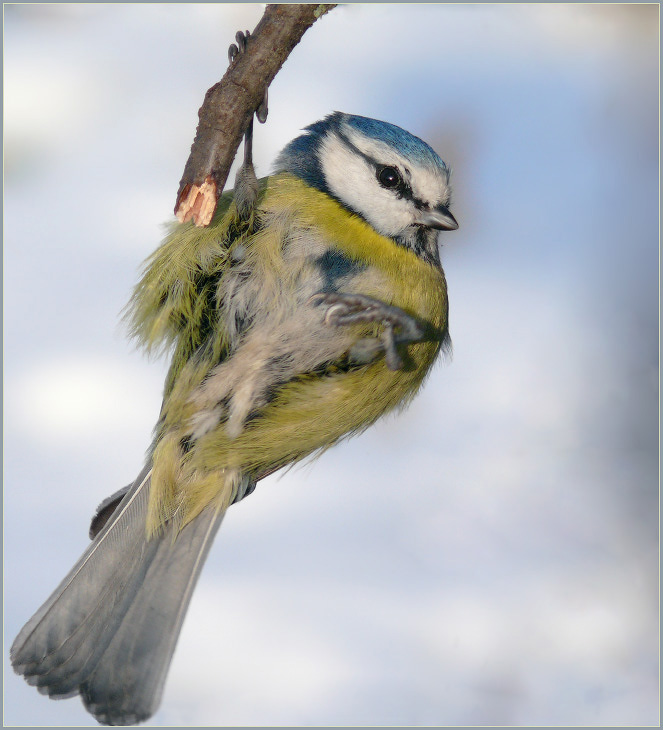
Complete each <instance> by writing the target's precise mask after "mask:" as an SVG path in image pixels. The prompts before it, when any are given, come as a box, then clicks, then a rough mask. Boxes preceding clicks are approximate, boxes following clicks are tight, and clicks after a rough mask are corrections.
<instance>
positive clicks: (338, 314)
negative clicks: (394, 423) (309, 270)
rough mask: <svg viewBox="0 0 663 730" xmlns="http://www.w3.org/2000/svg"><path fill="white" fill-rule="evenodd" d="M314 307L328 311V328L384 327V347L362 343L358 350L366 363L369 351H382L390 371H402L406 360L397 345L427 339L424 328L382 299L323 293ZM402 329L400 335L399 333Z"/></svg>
mask: <svg viewBox="0 0 663 730" xmlns="http://www.w3.org/2000/svg"><path fill="white" fill-rule="evenodd" d="M310 301H311V303H312V304H318V305H320V304H324V305H326V306H327V307H328V309H327V312H326V313H325V324H328V325H331V326H336V327H342V326H344V325H351V324H358V323H365V322H379V323H381V324H382V325H383V331H382V333H381V335H380V339H379V342H380V347H379V348H378V347H376V346H375V344H374V345H373V346H372V347H369V346H368V345H369V344H370V343H374V342H375V341H374V340H370V339H369V340H368V341H364V340H360V341H359V342H358V343H357V345H356V346H355V349H357V352H358V353H359V352H361V353H362V356H361V359H362V360H364V359H365V357H366V353H368V352H369V351H371V350H373V351H375V350H377V349H382V350H383V351H384V355H385V361H386V363H387V367H388V368H389V369H390V370H400V369H402V367H403V360H402V358H401V356H400V355H399V354H398V350H397V345H401V344H408V343H410V342H419V341H421V340H422V339H423V338H424V334H425V333H424V329H423V327H422V326H421V324H420V323H419V322H418V321H417V320H416V319H415V318H414V317H411V316H410V315H409V314H407V313H406V312H404V311H403V310H402V309H399V308H398V307H392V306H391V305H389V304H385V303H384V302H381V301H380V300H378V299H373V298H372V297H369V296H366V295H364V294H343V293H341V292H321V293H319V294H315V295H314V296H313V297H311V300H310ZM395 329H398V330H399V332H398V334H396V333H395Z"/></svg>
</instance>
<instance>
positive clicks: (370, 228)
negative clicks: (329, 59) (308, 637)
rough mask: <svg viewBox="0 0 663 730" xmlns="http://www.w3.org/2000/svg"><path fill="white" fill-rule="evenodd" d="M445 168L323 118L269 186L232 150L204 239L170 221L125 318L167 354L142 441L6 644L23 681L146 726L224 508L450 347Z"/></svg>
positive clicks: (371, 125) (345, 119)
mask: <svg viewBox="0 0 663 730" xmlns="http://www.w3.org/2000/svg"><path fill="white" fill-rule="evenodd" d="M450 174H451V171H450V168H449V167H448V166H447V164H446V163H445V162H444V161H443V160H442V159H441V157H440V156H439V155H438V154H437V153H436V152H435V151H434V150H433V149H432V147H430V146H429V145H428V144H427V143H425V142H424V141H423V140H421V139H420V138H418V137H416V136H414V135H413V134H411V133H409V132H407V131H406V130H404V129H402V128H401V127H398V126H396V125H393V124H390V123H387V122H383V121H379V120H376V119H371V118H368V117H363V116H358V115H352V114H348V113H344V112H333V113H330V114H328V115H327V116H326V117H324V118H323V119H321V120H320V121H317V122H315V123H313V124H311V125H309V126H308V127H306V128H304V129H303V130H302V133H301V134H300V135H298V136H297V137H296V138H295V139H293V140H292V141H291V142H290V143H289V144H287V145H286V146H285V148H284V149H283V150H282V151H281V152H280V154H279V155H278V157H277V158H276V161H275V164H274V168H273V171H272V173H271V174H270V175H269V176H267V177H265V178H262V179H260V180H258V179H257V178H256V177H255V173H254V171H253V167H252V161H251V159H250V155H247V156H246V157H245V160H244V164H243V166H242V168H241V169H240V172H239V173H238V178H237V182H236V185H235V189H234V190H231V191H228V192H226V193H224V194H223V195H222V196H221V198H220V200H219V205H218V208H217V211H216V213H215V215H214V218H213V220H212V223H211V225H210V226H208V227H207V228H198V227H195V226H194V225H192V224H191V223H190V222H189V223H184V224H182V223H175V224H173V225H172V226H171V228H170V230H169V231H168V233H167V234H166V236H165V239H164V241H163V243H162V244H161V246H160V247H159V248H158V249H157V250H156V251H155V252H154V253H153V254H152V255H151V256H150V257H149V258H148V260H147V261H146V263H145V266H144V269H143V272H142V275H141V277H140V279H139V281H138V283H137V285H136V287H135V289H134V292H133V295H132V298H131V300H130V302H129V304H128V306H127V310H126V313H125V318H126V321H127V323H128V327H129V330H130V332H131V334H132V336H133V337H135V338H136V340H137V341H138V342H139V343H140V344H141V345H142V346H144V348H145V349H146V350H147V351H148V352H153V353H154V352H157V353H159V352H160V353H170V358H171V360H170V367H169V370H168V372H167V375H166V380H165V385H164V395H163V402H162V407H161V411H160V414H159V417H158V421H157V424H156V426H155V431H154V437H153V440H152V443H151V446H150V448H149V450H148V454H147V458H146V462H145V465H144V468H143V469H142V471H141V472H140V473H139V475H138V477H137V478H136V480H135V481H134V482H133V483H132V484H131V485H129V486H128V487H126V488H124V489H122V490H120V491H119V492H117V493H116V494H114V495H111V497H109V498H108V499H107V500H104V502H102V504H101V505H100V506H99V508H98V509H97V512H96V514H95V516H94V518H93V521H92V526H91V528H90V536H91V537H92V538H93V539H92V541H91V542H90V544H89V547H88V548H87V550H86V551H85V552H84V554H83V555H82V557H81V558H80V560H79V561H78V562H77V563H76V565H75V566H74V567H73V568H72V570H71V571H70V572H69V574H68V575H67V576H66V577H65V578H64V580H63V581H62V582H61V583H60V585H59V586H58V587H57V588H56V589H55V591H54V592H53V594H52V595H51V596H50V598H48V600H47V601H46V602H45V603H44V604H43V606H42V607H41V608H40V609H39V610H38V611H37V612H36V613H35V615H34V616H33V617H32V618H31V619H30V620H29V621H28V622H27V623H26V625H25V626H24V627H23V629H22V630H21V631H20V633H19V634H18V636H17V638H16V639H15V641H14V643H13V645H12V647H11V652H10V653H11V661H12V665H13V667H14V669H15V671H16V672H18V673H19V674H22V675H24V677H25V678H26V680H27V681H28V683H29V684H31V685H34V686H35V687H36V688H37V689H38V690H39V691H40V692H41V693H42V694H47V695H49V696H50V697H52V698H67V697H72V696H76V695H80V697H81V699H82V701H83V703H84V705H85V708H86V709H87V710H88V711H89V712H90V713H91V714H92V715H93V716H94V717H95V718H96V720H97V721H98V722H99V723H100V724H104V725H130V724H137V723H139V722H143V721H145V720H147V719H148V718H149V717H151V716H152V715H153V714H154V712H155V711H156V709H157V708H158V706H159V704H160V701H161V697H162V694H163V686H164V683H165V679H166V674H167V671H168V668H169V665H170V662H171V659H172V656H173V652H174V650H175V644H176V642H177V638H178V635H179V632H180V629H181V626H182V622H183V620H184V616H185V613H186V610H187V607H188V605H189V601H190V598H191V595H192V592H193V589H194V586H195V583H196V580H197V578H198V576H199V574H200V571H201V569H202V566H203V563H204V561H205V558H206V556H207V554H208V551H209V549H210V546H211V544H212V541H213V538H214V535H215V534H216V532H217V530H218V528H219V526H220V524H221V522H222V519H223V517H224V515H225V513H226V511H227V510H228V508H229V507H230V506H231V505H232V504H234V503H236V502H239V501H240V500H242V499H244V498H245V497H246V496H247V495H249V494H251V492H253V490H254V489H255V487H256V484H257V482H258V481H260V480H261V479H264V478H265V477H266V476H267V475H269V474H272V473H273V472H275V471H277V470H278V469H281V468H282V467H285V466H288V465H292V464H295V463H297V462H300V461H302V460H303V459H306V458H308V457H311V458H313V457H314V456H315V455H316V454H319V453H321V452H322V451H324V450H326V449H328V448H329V447H331V446H333V445H334V444H336V443H338V442H339V441H341V440H342V439H344V438H346V437H348V436H350V435H352V434H357V433H360V432H363V431H364V430H365V429H367V428H368V427H369V426H371V425H372V424H373V423H375V421H377V420H378V419H379V418H380V417H381V416H382V415H383V414H385V413H387V412H390V411H393V410H394V409H399V408H403V407H405V406H407V405H408V404H409V403H410V401H411V400H412V399H413V397H414V396H415V395H416V394H417V392H418V391H419V390H420V389H421V386H422V384H423V382H424V380H425V378H426V376H427V375H428V374H429V372H430V370H431V367H432V365H433V363H434V362H436V360H437V358H438V356H439V355H440V353H442V352H443V351H445V350H448V348H449V347H450V337H449V325H448V295H447V285H446V279H445V274H444V271H443V268H442V264H441V259H440V246H439V241H438V234H439V233H440V231H452V230H455V229H457V228H458V223H457V221H456V219H455V217H454V216H453V214H452V213H451V210H450V200H451V187H450Z"/></svg>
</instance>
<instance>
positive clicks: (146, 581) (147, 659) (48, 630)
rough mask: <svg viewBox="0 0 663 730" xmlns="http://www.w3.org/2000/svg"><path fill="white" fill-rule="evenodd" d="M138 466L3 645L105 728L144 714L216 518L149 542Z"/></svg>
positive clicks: (19, 668)
mask: <svg viewBox="0 0 663 730" xmlns="http://www.w3.org/2000/svg"><path fill="white" fill-rule="evenodd" d="M149 486H150V472H149V470H148V469H145V470H144V471H143V472H142V473H141V475H140V476H139V477H138V479H137V480H136V482H134V485H133V486H132V487H131V489H130V490H129V492H128V493H127V495H126V496H125V498H124V499H123V500H122V502H121V504H120V505H119V507H118V508H117V509H116V511H115V512H114V513H113V515H112V517H111V519H110V520H109V521H108V523H107V524H106V525H105V526H104V528H103V530H101V532H100V533H99V534H98V535H97V537H96V538H95V540H94V541H93V542H92V543H91V545H90V547H89V548H88V549H87V550H86V551H85V553H84V554H83V555H82V557H81V559H80V560H79V561H78V563H77V564H76V565H75V566H74V568H73V569H72V570H71V572H70V573H69V575H67V577H66V578H65V579H64V580H63V581H62V583H61V584H60V585H59V586H58V588H57V589H56V590H55V591H54V593H53V594H52V595H51V597H50V598H49V599H48V600H47V601H46V603H44V605H43V606H42V607H41V608H40V609H39V611H37V613H36V614H35V615H34V616H33V617H32V618H31V619H30V621H28V623H27V624H26V625H25V626H24V627H23V629H22V630H21V632H20V633H19V635H18V636H17V638H16V640H15V641H14V644H13V646H12V648H11V659H12V664H13V666H14V669H15V671H16V672H18V673H19V674H23V675H25V678H26V680H27V681H28V683H29V684H32V685H35V686H36V687H37V688H38V689H39V691H40V692H42V693H43V694H48V695H50V696H51V697H54V698H64V697H71V696H73V695H76V694H80V695H81V697H82V699H83V702H84V703H85V705H86V707H87V709H88V710H89V711H90V712H91V713H92V714H93V715H94V716H95V717H96V718H97V720H98V721H99V722H101V723H103V724H107V725H130V724H135V723H137V722H141V721H142V720H145V719H147V718H148V717H150V716H151V715H152V714H153V713H154V711H155V710H156V708H157V706H158V704H159V701H160V699H161V692H162V690H163V685H164V683H165V679H166V673H167V671H168V667H169V665H170V660H171V658H172V655H173V652H174V650H175V644H176V642H177V637H178V635H179V632H180V628H181V626H182V622H183V620H184V615H185V613H186V609H187V607H188V604H189V600H190V598H191V594H192V591H193V588H194V586H195V583H196V580H197V578H198V575H199V573H200V570H201V568H202V565H203V563H204V560H205V557H206V556H207V553H208V551H209V548H210V546H211V543H212V540H213V537H214V535H215V534H216V531H217V530H218V528H219V526H220V524H221V520H222V518H223V513H222V512H220V511H219V510H215V509H213V508H208V509H206V510H205V511H204V512H202V513H201V514H200V515H199V516H198V517H197V518H196V519H195V520H193V521H192V522H191V523H189V524H188V525H186V526H185V527H184V528H183V529H182V530H181V531H180V532H179V533H176V532H175V531H174V529H175V528H173V527H168V528H167V529H166V530H164V531H163V533H162V534H160V535H159V536H157V537H154V538H151V539H149V540H148V539H147V537H146V532H145V518H146V515H147V504H148V498H149Z"/></svg>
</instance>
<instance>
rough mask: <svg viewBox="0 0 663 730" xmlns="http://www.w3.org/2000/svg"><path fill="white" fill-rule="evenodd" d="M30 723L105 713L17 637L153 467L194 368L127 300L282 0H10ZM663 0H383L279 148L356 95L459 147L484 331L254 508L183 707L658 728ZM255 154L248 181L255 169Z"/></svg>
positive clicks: (217, 575)
mask: <svg viewBox="0 0 663 730" xmlns="http://www.w3.org/2000/svg"><path fill="white" fill-rule="evenodd" d="M4 12H5V18H4V20H5V29H4V32H5V38H4V40H5V51H4V62H5V77H4V83H5V87H4V92H5V97H4V101H5V198H4V202H5V221H4V326H5V330H4V346H5V349H4V366H5V369H4V401H5V410H4V419H5V422H4V425H5V440H4V445H5V463H4V476H5V489H4V528H5V537H4V548H5V563H4V568H5V583H4V589H5V593H4V602H5V652H4V658H5V717H4V719H5V724H6V725H15V724H19V725H44V726H49V725H85V724H94V723H93V721H92V720H91V718H90V717H89V716H88V715H87V713H85V712H84V710H83V708H82V705H81V704H80V702H79V701H78V700H77V699H72V700H68V701H64V702H57V703H56V702H53V701H50V700H48V699H46V698H44V697H41V696H40V695H38V694H37V692H36V691H35V690H34V689H33V688H30V687H28V686H27V685H26V684H25V682H24V681H23V680H22V679H20V678H18V677H16V676H15V675H14V674H13V673H12V672H11V669H10V668H9V663H8V660H7V656H8V651H9V646H10V644H11V641H12V640H13V638H14V636H15V635H16V633H17V631H18V630H19V629H20V627H21V625H22V624H23V623H24V622H25V621H26V620H27V619H28V618H29V616H30V615H31V613H32V612H34V611H35V610H36V609H37V608H38V606H39V605H40V604H41V602H42V601H43V600H44V599H45V598H46V597H47V595H48V594H49V593H50V591H51V590H52V589H53V588H54V587H55V585H56V584H57V583H58V582H59V580H60V579H61V578H62V576H63V575H64V574H65V573H66V572H67V570H68V569H69V568H70V566H71V565H72V564H73V562H74V561H75V559H76V558H77V557H78V555H79V554H80V552H82V550H83V549H84V547H85V544H86V540H87V528H88V520H89V517H90V515H91V514H92V512H93V510H94V508H95V506H96V505H97V503H98V502H99V501H100V500H101V499H102V498H103V497H105V496H106V495H107V494H109V493H110V492H112V491H114V490H116V489H117V488H119V487H120V486H122V485H124V484H126V483H127V482H129V481H131V480H132V479H133V477H134V476H135V475H136V473H137V472H138V470H139V469H140V467H141V464H142V459H143V454H144V450H145V449H146V448H147V445H148V443H149V440H150V433H151V428H152V425H153V422H154V420H155V419H156V415H157V412H158V409H159V404H160V392H161V385H162V379H163V375H164V372H165V367H166V364H165V363H164V362H152V363H150V362H148V361H147V360H146V359H145V358H143V356H142V355H141V354H140V353H138V352H136V351H135V350H134V349H133V346H132V345H131V344H130V343H128V342H127V340H126V338H125V335H124V332H123V330H122V328H121V327H120V326H118V321H119V312H120V310H121V309H122V307H123V306H124V304H125V302H126V301H127V299H128V297H129V294H130V291H131V287H132V285H133V283H134V282H135V281H136V278H137V275H138V269H139V266H140V263H141V261H142V260H143V259H144V258H145V257H146V256H147V255H148V254H149V253H150V252H151V251H152V250H153V249H154V248H155V247H156V246H157V245H158V242H159V239H160V235H161V228H160V224H161V223H162V222H164V221H167V220H170V216H171V213H172V208H173V205H174V202H175V195H176V192H177V187H178V182H179V179H180V177H181V174H182V170H183V168H184V163H185V161H186V158H187V156H188V152H189V147H190V144H191V141H192V139H193V135H194V131H195V127H196V122H197V116H196V112H197V110H198V108H199V106H200V103H201V102H202V99H203V96H204V93H205V91H206V90H207V89H208V88H209V87H210V86H211V85H212V84H213V83H215V82H216V81H217V80H218V79H220V78H221V76H222V74H223V73H224V70H225V65H226V49H227V46H228V44H229V43H230V42H232V40H233V37H234V34H235V31H236V30H237V29H239V28H242V29H252V28H254V27H255V25H256V24H257V22H258V20H259V18H260V16H261V13H262V7H261V6H257V5H225V4H221V5H189V4H186V5H185V4H172V5H160V4H145V5H140V4H136V5H128V4H125V5H114V4H109V5H103V4H100V5H96V4H95V5H13V6H5V11H4ZM657 71H658V6H657V5H655V4H653V5H648V6H644V5H641V6H638V5H581V4H580V5H577V4H567V5H551V4H541V5H518V4H516V5H463V4H459V5H420V6H418V5H413V4H407V5H397V4H396V5H380V4H375V5H370V4H369V5H356V6H355V5H350V6H344V7H339V8H337V9H336V10H334V11H333V12H332V13H330V14H329V15H328V16H326V17H324V18H323V19H322V20H320V21H319V22H318V23H317V24H316V25H315V26H314V27H313V28H312V29H311V30H310V31H309V32H308V33H307V34H306V35H305V37H304V39H303V41H302V42H301V43H300V45H299V46H298V47H297V48H296V49H295V51H294V52H293V54H292V55H291V57H290V58H289V60H288V61H287V63H286V65H285V66H284V68H283V69H282V71H281V72H280V74H279V75H278V76H277V78H276V80H275V82H274V83H273V85H272V87H271V90H270V116H269V120H268V123H267V124H266V125H265V126H260V127H258V128H257V130H256V132H257V133H256V137H257V139H256V143H255V157H256V163H257V168H258V174H259V175H264V174H267V173H268V172H269V170H270V164H271V162H272V160H273V159H274V157H275V156H276V154H277V152H278V150H279V149H280V148H281V147H282V146H283V145H284V144H285V143H286V142H287V141H289V140H290V139H292V138H293V137H294V136H296V135H297V134H298V132H299V130H300V129H301V128H302V127H303V126H305V125H306V124H309V123H311V122H313V121H315V120H317V119H320V118H321V117H323V116H324V115H326V114H327V113H329V112H330V111H333V110H341V111H347V112H351V113H355V114H361V115H365V116H370V117H374V118H378V119H383V120H386V121H389V122H392V123H394V124H397V125H399V126H402V127H404V128H406V129H408V130H409V131H411V132H413V133H414V134H416V135H418V136H420V137H422V138H423V139H425V140H427V141H428V142H429V143H430V144H431V145H432V146H433V147H434V148H435V149H436V150H437V151H438V152H439V153H440V155H441V156H442V157H443V159H445V160H446V161H447V162H448V163H449V164H450V165H451V166H452V167H453V170H454V173H453V182H454V188H455V198H454V204H453V205H452V210H453V212H454V214H455V215H456V217H457V218H458V220H459V222H460V230H459V231H457V232H453V233H448V234H443V235H442V237H441V240H442V242H443V253H442V255H443V261H444V265H445V269H446V273H447V278H448V281H449V291H450V298H451V332H452V337H453V341H454V357H453V359H452V360H451V361H450V362H446V363H440V365H439V366H437V367H436V369H435V370H434V372H433V374H432V375H431V377H430V379H429V381H428V382H427V385H426V387H425V389H424V390H423V392H422V394H421V395H420V396H419V398H418V399H417V400H416V401H415V403H414V404H413V406H412V407H411V408H410V409H409V410H408V411H407V412H406V413H405V414H402V415H400V416H398V417H390V418H388V419H386V420H384V421H382V422H381V423H380V424H378V425H377V426H376V427H374V428H373V429H372V430H370V431H369V432H367V433H366V434H365V435H364V436H362V437H361V438H356V439H354V440H352V441H349V442H347V443H345V444H343V445H341V446H339V447H337V448H335V449H333V450H332V451H330V452H328V453H327V454H325V455H324V456H323V457H322V458H321V459H319V460H318V461H316V462H314V463H313V464H311V465H307V466H304V467H299V468H296V469H294V470H291V471H289V472H287V473H285V474H284V475H282V476H280V477H278V476H276V477H273V478H270V479H267V480H265V481H264V482H262V483H261V484H260V485H259V486H258V489H257V490H256V492H255V494H254V495H252V496H251V497H250V498H248V499H247V500H245V501H244V502H243V503H241V504H240V505H238V506H236V507H233V508H232V509H231V511H230V512H229V514H228V516H227V517H226V520H225V522H224V525H223V528H222V529H221V532H220V533H219V537H218V538H217V542H216V545H215V547H214V549H213V551H212V554H211V556H210V559H209V561H208V565H207V567H206V569H205V571H204V573H203V577H202V579H201V582H200V584H199V586H198V588H197V590H196V594H195V595H194V599H193V602H192V605H191V609H190V612H189V615H188V619H187V622H186V624H185V626H184V630H183V633H182V636H181V639H180V642H179V645H178V649H177V652H176V655H175V659H174V662H173V665H172V670H171V672H170V676H169V680H168V683H167V686H166V691H165V696H164V701H163V704H162V707H161V709H160V711H159V712H158V713H157V714H156V716H155V717H154V718H153V720H152V721H151V724H154V725H175V726H178V725H204V724H208V725H217V726H218V725H349V724H368V725H384V724H392V725H393V724H403V725H422V724H427V725H453V724H492V725H498V724H510V725H534V724H542V725H585V724H593V725H599V726H605V725H613V724H623V725H638V724H657V723H658V606H657V592H658V586H657V576H658V569H657V558H658V556H657V549H658V546H657V524H658V518H657V507H658V504H657V497H658V494H657V475H658V461H657V457H658V454H657V446H658V439H657V426H658V406H657V398H658V347H657V316H658V314H657V310H658V146H657V144H658V77H657ZM231 179H232V177H231Z"/></svg>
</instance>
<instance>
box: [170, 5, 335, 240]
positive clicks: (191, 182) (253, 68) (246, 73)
mask: <svg viewBox="0 0 663 730" xmlns="http://www.w3.org/2000/svg"><path fill="white" fill-rule="evenodd" d="M334 7H336V6H335V5H315V4H313V5H268V6H267V8H266V10H265V13H264V15H263V17H262V19H261V20H260V22H259V23H258V25H257V26H256V29H255V30H254V31H253V33H252V34H251V37H250V38H249V41H248V44H247V48H246V52H245V53H241V54H239V56H237V58H236V59H235V61H234V63H232V64H231V65H230V66H229V68H228V70H227V71H226V73H225V75H224V77H223V78H222V79H221V81H220V82H219V83H217V84H215V85H214V86H212V88H211V89H209V90H208V91H207V93H206V94H205V99H204V101H203V105H202V106H201V108H200V110H199V111H198V118H199V122H198V128H197V130H196V136H195V138H194V141H193V144H192V146H191V153H190V155H189V159H188V160H187V163H186V165H185V167H184V173H183V174H182V179H181V181H180V186H179V189H178V191H177V202H176V204H175V215H176V216H177V218H178V220H180V221H181V222H183V223H184V222H186V221H188V220H193V222H194V224H195V225H196V226H207V225H209V223H210V221H211V220H212V216H213V215H214V210H215V209H216V204H217V202H218V199H219V197H220V196H221V193H222V192H223V187H224V185H225V183H226V180H227V178H228V172H229V171H230V166H231V165H232V161H233V159H234V158H235V154H236V153H237V148H238V147H239V143H240V142H241V139H242V135H243V134H244V132H245V130H246V128H247V127H248V124H249V122H250V121H251V118H252V116H253V113H254V112H255V110H256V109H257V108H258V106H259V105H260V103H261V102H262V100H263V99H264V96H265V91H266V90H267V88H268V86H269V85H270V83H271V82H272V80H273V79H274V77H275V76H276V74H277V73H278V71H279V69H280V68H281V66H282V65H283V63H284V62H285V60H286V58H287V57H288V56H289V55H290V52H291V51H292V49H293V48H294V47H295V46H296V45H297V43H299V41H300V40H301V37H302V36H303V35H304V33H305V32H306V31H307V30H308V28H310V27H311V25H313V23H315V21H316V20H317V19H318V18H319V17H320V16H322V15H324V14H325V13H326V12H328V11H329V10H331V9H332V8H334Z"/></svg>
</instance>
